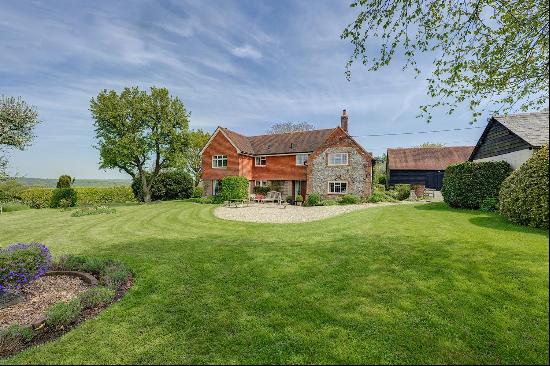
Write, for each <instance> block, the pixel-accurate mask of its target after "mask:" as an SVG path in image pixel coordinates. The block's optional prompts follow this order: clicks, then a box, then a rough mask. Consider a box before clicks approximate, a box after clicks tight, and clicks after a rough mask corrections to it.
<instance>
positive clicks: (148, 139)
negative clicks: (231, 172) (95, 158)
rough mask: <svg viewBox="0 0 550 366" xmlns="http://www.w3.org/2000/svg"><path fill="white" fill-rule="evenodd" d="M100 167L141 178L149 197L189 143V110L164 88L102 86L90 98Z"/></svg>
mask: <svg viewBox="0 0 550 366" xmlns="http://www.w3.org/2000/svg"><path fill="white" fill-rule="evenodd" d="M90 111H91V113H92V117H93V119H94V126H95V133H96V138H97V142H98V144H97V148H98V149H99V154H100V167H101V168H103V169H113V168H115V169H119V170H121V171H124V172H126V173H128V174H129V175H130V176H131V177H132V178H136V177H139V179H140V180H141V182H142V185H143V192H144V197H145V201H146V202H148V201H150V199H151V185H152V184H153V181H154V180H155V178H156V177H157V175H158V174H159V172H160V171H161V170H162V169H164V168H169V167H171V166H173V165H174V163H175V162H176V161H178V159H180V157H181V154H183V151H184V150H185V149H186V148H187V145H188V129H189V113H188V112H187V111H186V109H185V106H184V105H183V103H182V102H181V100H180V99H179V98H178V97H172V96H170V94H169V92H168V90H167V89H166V88H155V87H152V88H151V89H150V93H147V92H146V91H143V90H140V89H139V88H137V87H133V88H125V89H124V90H123V91H122V92H121V93H120V94H119V93H117V92H116V91H114V90H110V91H107V90H103V91H102V92H100V93H99V95H98V96H97V97H96V98H92V100H91V102H90Z"/></svg>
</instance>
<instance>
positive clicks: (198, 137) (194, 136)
mask: <svg viewBox="0 0 550 366" xmlns="http://www.w3.org/2000/svg"><path fill="white" fill-rule="evenodd" d="M210 136H211V135H210V134H209V133H208V132H205V131H203V130H201V129H198V130H193V131H191V132H190V133H189V144H188V146H187V148H186V149H185V151H184V154H183V157H182V160H181V162H180V164H179V165H181V166H182V168H183V169H184V170H185V171H187V172H188V173H189V174H191V176H192V177H193V180H194V183H195V185H197V183H198V182H199V181H200V179H201V175H202V156H201V150H202V149H203V147H204V146H205V145H206V143H207V142H208V140H209V139H210Z"/></svg>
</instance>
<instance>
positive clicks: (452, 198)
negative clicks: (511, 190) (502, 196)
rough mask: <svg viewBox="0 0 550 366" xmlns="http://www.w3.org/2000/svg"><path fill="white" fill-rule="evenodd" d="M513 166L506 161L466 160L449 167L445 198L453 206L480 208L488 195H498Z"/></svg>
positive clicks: (446, 172) (446, 175)
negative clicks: (475, 161)
mask: <svg viewBox="0 0 550 366" xmlns="http://www.w3.org/2000/svg"><path fill="white" fill-rule="evenodd" d="M511 172H512V168H511V167H510V164H508V163H507V162H504V161H497V162H495V161H485V162H477V163H474V162H465V163H461V164H455V165H451V166H449V167H447V169H446V170H445V176H444V177H443V189H442V192H441V193H442V194H443V199H444V200H445V202H446V203H447V204H448V205H449V206H451V207H459V208H470V209H479V208H480V207H481V204H482V203H483V201H484V200H485V199H486V198H488V197H498V193H499V191H500V186H501V184H502V182H503V181H504V179H506V177H508V176H509V175H510V173H511Z"/></svg>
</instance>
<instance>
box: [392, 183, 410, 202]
mask: <svg viewBox="0 0 550 366" xmlns="http://www.w3.org/2000/svg"><path fill="white" fill-rule="evenodd" d="M394 189H395V192H396V195H395V197H394V198H395V199H397V200H399V201H403V200H406V199H407V198H409V197H410V195H411V185H410V184H396V185H395V186H394Z"/></svg>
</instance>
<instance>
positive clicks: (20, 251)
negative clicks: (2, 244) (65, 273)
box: [0, 243, 52, 292]
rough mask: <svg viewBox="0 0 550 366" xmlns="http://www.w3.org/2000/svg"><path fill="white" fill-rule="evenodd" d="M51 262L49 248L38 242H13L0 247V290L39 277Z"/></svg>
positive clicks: (19, 285) (20, 284)
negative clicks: (5, 246)
mask: <svg viewBox="0 0 550 366" xmlns="http://www.w3.org/2000/svg"><path fill="white" fill-rule="evenodd" d="M51 262H52V256H51V254H50V251H49V249H48V248H47V247H46V246H45V245H43V244H40V243H29V244H27V243H15V244H11V245H9V246H8V247H7V248H0V292H3V291H6V290H14V289H20V288H21V287H22V286H23V285H25V284H27V283H29V282H32V281H34V280H36V279H38V278H40V277H41V276H43V275H44V273H46V271H47V270H48V268H49V266H50V264H51Z"/></svg>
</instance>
